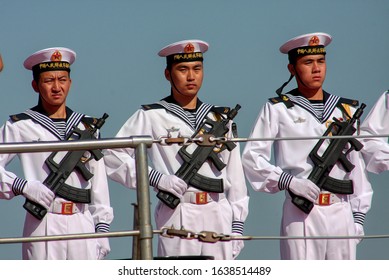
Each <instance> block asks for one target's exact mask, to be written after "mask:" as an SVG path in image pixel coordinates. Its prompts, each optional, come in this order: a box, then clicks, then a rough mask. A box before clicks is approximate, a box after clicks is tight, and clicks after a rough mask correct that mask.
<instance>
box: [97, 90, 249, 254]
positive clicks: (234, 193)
mask: <svg viewBox="0 0 389 280" xmlns="http://www.w3.org/2000/svg"><path fill="white" fill-rule="evenodd" d="M214 111H215V107H213V106H211V105H209V104H205V103H202V102H200V101H198V106H197V109H196V110H195V112H192V113H189V112H187V111H184V110H183V109H182V108H181V107H180V106H179V105H177V104H175V103H174V100H173V98H171V97H167V98H165V99H163V100H162V101H160V102H158V103H156V104H153V105H150V106H143V108H142V109H140V110H138V111H137V112H136V113H135V114H134V115H133V116H132V117H130V118H129V119H128V120H127V122H126V123H125V124H124V125H123V126H122V128H121V129H120V131H119V132H118V134H117V135H116V136H117V137H129V136H136V135H150V136H151V137H153V138H154V139H158V138H159V137H161V136H167V135H168V134H169V135H170V137H173V138H174V137H178V136H179V135H181V136H186V137H191V136H192V135H193V134H194V132H195V131H196V130H197V128H199V127H201V124H202V122H203V121H204V118H205V117H206V116H207V117H209V118H212V119H213V120H215V112H214ZM231 135H232V133H231V130H230V132H229V135H228V136H231ZM180 148H181V146H179V145H177V144H172V145H169V146H167V145H159V144H154V145H152V146H151V148H149V149H148V155H149V158H150V163H152V164H153V167H150V169H149V170H150V171H149V176H150V184H151V185H152V186H157V185H158V181H159V179H160V177H161V176H162V175H161V174H166V175H169V174H175V172H176V171H177V170H178V169H179V167H180V166H181V165H182V163H183V160H182V159H181V158H180V156H179V155H178V151H179V149H180ZM218 157H219V158H220V159H221V160H222V162H224V163H225V164H226V165H227V166H226V167H225V168H224V169H222V170H221V171H218V170H217V169H216V167H215V166H213V164H212V163H209V162H208V161H207V162H205V163H204V164H203V166H202V167H201V168H200V170H199V174H201V175H204V176H207V177H209V178H220V179H223V181H224V193H221V194H218V193H208V195H207V197H208V203H206V204H196V194H195V193H197V192H200V190H198V189H196V188H194V187H192V186H189V188H188V190H187V193H186V194H184V197H183V199H182V200H181V203H180V204H179V205H178V206H177V208H175V209H174V210H172V209H170V208H169V207H168V206H166V205H165V204H163V203H162V202H158V205H157V206H156V208H155V220H156V225H157V227H158V229H160V228H162V227H172V226H173V227H174V228H175V229H181V228H182V227H183V228H185V229H187V230H191V231H194V232H201V231H213V232H217V233H224V234H230V233H231V230H232V227H234V228H235V231H239V230H240V231H243V222H244V221H245V219H246V217H247V214H248V200H249V198H248V195H247V188H246V184H245V178H244V173H243V168H242V164H241V157H240V150H239V145H238V144H237V146H236V147H235V149H233V150H232V151H231V152H229V151H228V150H224V151H222V152H220V153H218ZM104 160H105V162H106V168H107V174H108V176H109V177H110V178H111V179H113V180H115V181H117V182H119V183H121V184H123V185H124V186H127V187H129V188H136V173H135V162H134V150H133V149H116V150H107V154H106V155H105V156H104ZM158 255H159V256H182V255H195V256H199V255H207V256H214V257H215V259H231V258H232V247H231V243H230V242H218V243H203V242H199V241H197V240H186V239H181V238H178V237H174V238H166V237H159V244H158Z"/></svg>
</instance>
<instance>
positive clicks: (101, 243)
mask: <svg viewBox="0 0 389 280" xmlns="http://www.w3.org/2000/svg"><path fill="white" fill-rule="evenodd" d="M109 252H111V247H110V246H109V239H108V237H103V238H98V239H97V259H98V260H102V259H104V258H105V257H106V256H107V255H108V254H109Z"/></svg>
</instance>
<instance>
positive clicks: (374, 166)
mask: <svg viewBox="0 0 389 280" xmlns="http://www.w3.org/2000/svg"><path fill="white" fill-rule="evenodd" d="M388 120H389V91H385V92H384V93H383V94H381V96H380V98H379V99H378V100H377V102H376V103H375V104H374V106H373V108H372V109H371V110H370V112H369V114H368V115H367V117H366V118H365V120H364V121H363V123H362V124H361V134H365V135H373V136H374V135H384V134H388V133H389V122H388ZM387 140H388V139H387V137H376V138H363V145H364V147H363V149H362V154H363V156H364V158H365V161H366V168H367V171H369V172H373V173H375V174H379V173H381V172H383V171H387V170H389V145H388V142H387Z"/></svg>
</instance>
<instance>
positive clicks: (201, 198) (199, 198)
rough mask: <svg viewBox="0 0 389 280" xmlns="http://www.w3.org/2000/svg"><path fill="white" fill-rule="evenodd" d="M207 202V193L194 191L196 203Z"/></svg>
mask: <svg viewBox="0 0 389 280" xmlns="http://www.w3.org/2000/svg"><path fill="white" fill-rule="evenodd" d="M207 203H208V193H206V192H197V193H196V204H207Z"/></svg>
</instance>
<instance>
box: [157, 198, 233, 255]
mask: <svg viewBox="0 0 389 280" xmlns="http://www.w3.org/2000/svg"><path fill="white" fill-rule="evenodd" d="M155 219H156V224H157V227H158V228H159V229H160V228H161V227H164V226H166V227H172V226H173V227H174V228H175V229H181V228H182V227H183V228H184V229H186V230H189V231H193V232H196V233H200V232H201V231H212V232H216V233H217V234H219V233H224V234H230V233H231V226H232V211H231V206H230V205H229V203H228V201H227V200H226V199H221V200H220V201H218V202H215V201H213V202H210V203H208V204H204V205H196V204H191V203H180V204H179V205H178V206H177V208H176V209H174V210H172V209H170V208H169V207H167V206H165V205H164V204H163V203H158V205H157V207H156V209H155ZM158 256H165V257H166V256H212V257H214V258H215V260H226V259H227V260H229V259H232V245H231V242H216V243H205V242H200V241H198V240H197V239H193V240H187V239H182V238H179V237H173V238H168V237H161V236H160V237H159V239H158Z"/></svg>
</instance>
